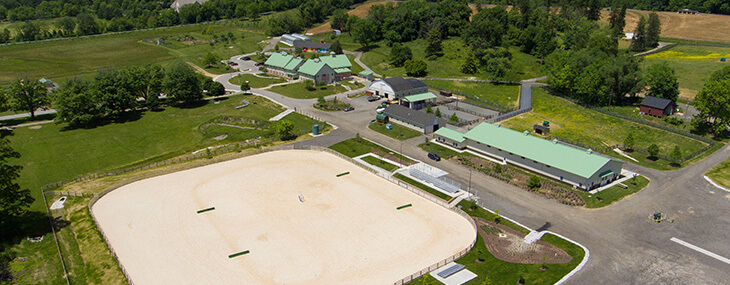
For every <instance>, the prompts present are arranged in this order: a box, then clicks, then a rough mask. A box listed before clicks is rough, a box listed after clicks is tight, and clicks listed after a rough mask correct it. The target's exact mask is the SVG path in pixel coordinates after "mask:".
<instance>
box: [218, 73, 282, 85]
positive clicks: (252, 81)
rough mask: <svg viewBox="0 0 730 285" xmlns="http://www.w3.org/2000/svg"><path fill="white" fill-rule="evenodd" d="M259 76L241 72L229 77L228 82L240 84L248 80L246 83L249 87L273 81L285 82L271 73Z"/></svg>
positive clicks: (272, 82)
mask: <svg viewBox="0 0 730 285" xmlns="http://www.w3.org/2000/svg"><path fill="white" fill-rule="evenodd" d="M259 76H261V77H259ZM259 76H255V75H253V74H241V75H238V76H236V77H233V78H231V80H230V82H231V83H232V84H236V85H241V84H243V83H244V82H246V81H248V85H249V86H251V88H261V87H266V86H269V85H271V84H275V83H284V82H286V80H284V78H281V77H276V76H273V75H266V74H259Z"/></svg>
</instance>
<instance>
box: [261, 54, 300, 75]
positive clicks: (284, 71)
mask: <svg viewBox="0 0 730 285" xmlns="http://www.w3.org/2000/svg"><path fill="white" fill-rule="evenodd" d="M303 62H304V61H303V60H302V59H301V58H298V57H296V56H293V55H290V54H288V53H287V52H285V51H282V52H278V53H272V54H271V56H269V58H268V59H267V60H266V62H264V66H266V72H267V73H269V74H272V75H276V76H281V77H286V78H294V79H296V78H297V71H298V69H299V67H300V66H301V65H302V63H303Z"/></svg>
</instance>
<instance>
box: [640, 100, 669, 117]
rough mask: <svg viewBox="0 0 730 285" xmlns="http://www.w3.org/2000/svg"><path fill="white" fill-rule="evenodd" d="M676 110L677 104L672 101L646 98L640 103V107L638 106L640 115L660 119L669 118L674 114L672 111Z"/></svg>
mask: <svg viewBox="0 0 730 285" xmlns="http://www.w3.org/2000/svg"><path fill="white" fill-rule="evenodd" d="M676 108H677V104H675V103H674V102H673V101H672V100H668V99H664V98H658V97H654V96H646V98H644V101H642V102H641V106H639V111H640V112H641V113H642V114H646V115H650V116H654V117H659V118H661V117H664V116H671V115H672V114H674V110H675V109H676Z"/></svg>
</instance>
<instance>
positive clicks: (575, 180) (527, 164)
mask: <svg viewBox="0 0 730 285" xmlns="http://www.w3.org/2000/svg"><path fill="white" fill-rule="evenodd" d="M465 144H466V145H467V146H468V147H469V148H470V149H473V150H476V151H479V152H481V153H484V154H486V155H489V156H491V157H494V158H496V159H498V160H501V161H503V162H506V163H510V164H513V165H516V166H518V167H521V168H524V169H527V170H529V171H532V172H535V173H539V174H541V175H543V176H547V177H550V178H552V179H555V180H557V181H561V182H564V183H567V184H570V185H574V186H576V187H579V188H583V189H588V188H590V187H591V186H592V185H598V184H600V183H601V178H600V177H599V175H600V174H601V173H603V172H605V171H606V170H611V171H613V173H614V174H615V176H612V177H610V178H608V179H606V181H608V180H609V179H610V180H613V179H615V178H617V177H618V175H619V174H620V173H621V163H619V162H616V161H613V160H611V161H609V162H608V163H606V165H604V166H603V167H602V168H601V169H599V170H598V171H596V172H595V173H594V174H593V176H591V177H590V178H584V177H581V176H578V175H575V174H573V173H570V172H567V171H564V170H561V169H558V168H555V167H552V166H549V165H545V164H542V163H539V162H537V161H534V160H531V159H527V158H524V157H522V156H519V155H516V154H513V153H509V152H507V151H504V150H501V149H498V148H495V147H491V146H488V145H485V144H482V143H478V142H476V141H473V140H470V139H466V140H465ZM596 155H597V154H596ZM591 183H592V184H591Z"/></svg>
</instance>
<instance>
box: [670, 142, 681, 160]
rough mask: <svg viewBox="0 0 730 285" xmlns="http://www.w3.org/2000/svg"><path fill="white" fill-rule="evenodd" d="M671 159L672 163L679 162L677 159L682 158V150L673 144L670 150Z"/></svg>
mask: <svg viewBox="0 0 730 285" xmlns="http://www.w3.org/2000/svg"><path fill="white" fill-rule="evenodd" d="M672 160H674V163H676V164H679V161H680V160H682V150H680V149H679V146H678V145H675V146H674V150H673V151H672Z"/></svg>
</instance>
